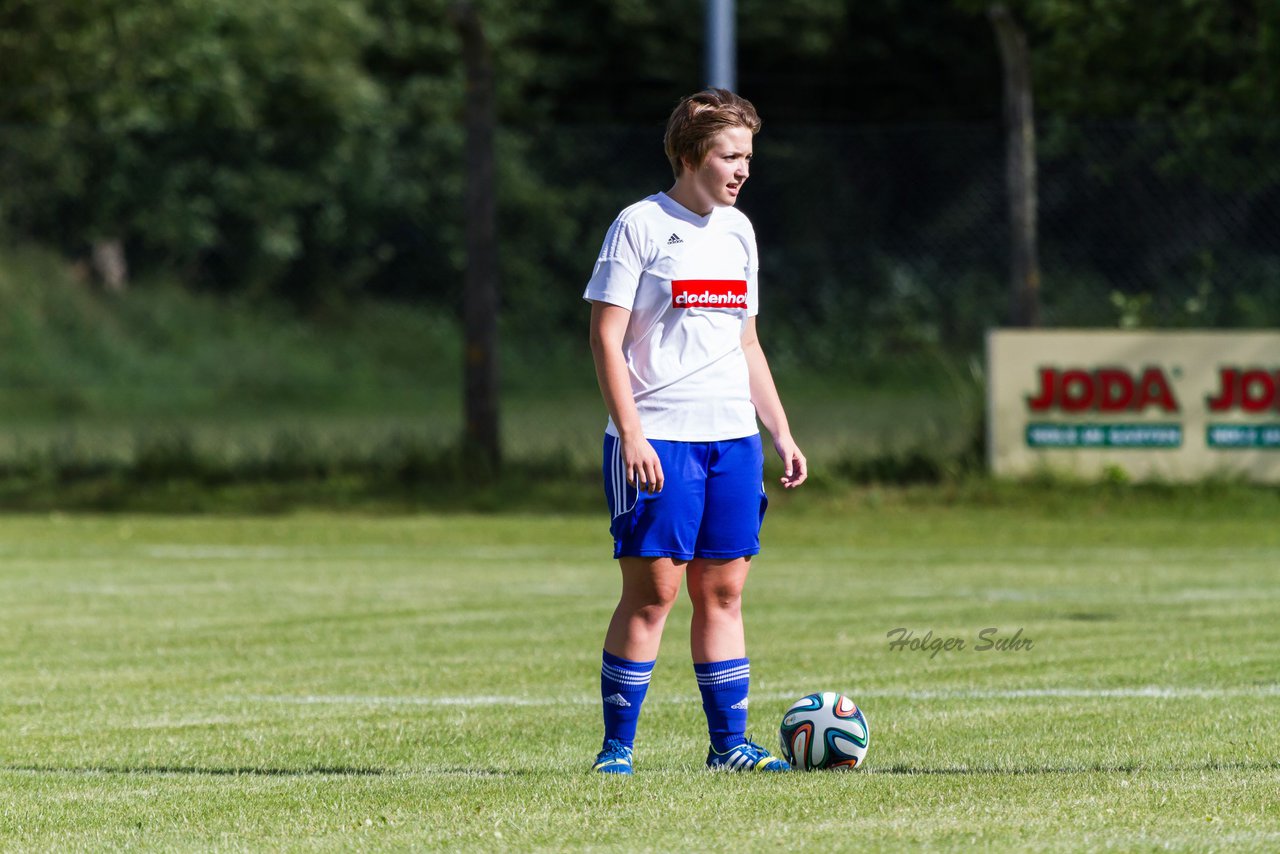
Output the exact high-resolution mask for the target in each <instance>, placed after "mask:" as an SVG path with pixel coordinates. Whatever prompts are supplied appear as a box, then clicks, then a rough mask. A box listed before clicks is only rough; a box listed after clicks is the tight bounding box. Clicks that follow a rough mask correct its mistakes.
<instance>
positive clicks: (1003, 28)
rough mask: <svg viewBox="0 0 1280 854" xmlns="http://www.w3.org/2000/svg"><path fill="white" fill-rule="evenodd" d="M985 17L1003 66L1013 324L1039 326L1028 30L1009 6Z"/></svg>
mask: <svg viewBox="0 0 1280 854" xmlns="http://www.w3.org/2000/svg"><path fill="white" fill-rule="evenodd" d="M987 17H988V18H989V19H990V20H991V25H992V27H993V28H994V29H995V32H996V41H997V43H998V44H999V46H1000V63H1001V66H1002V67H1003V69H1004V126H1005V192H1006V195H1007V197H1008V201H1009V232H1010V233H1009V286H1010V294H1009V295H1010V300H1011V305H1010V308H1011V313H1012V317H1011V318H1010V320H1011V321H1012V323H1013V325H1014V326H1039V325H1040V260H1039V250H1038V248H1037V239H1038V237H1037V233H1036V208H1037V205H1038V199H1037V190H1036V124H1035V114H1034V111H1033V105H1034V101H1033V98H1032V93H1031V57H1030V53H1029V51H1028V49H1027V33H1026V31H1025V30H1024V29H1023V28H1022V26H1021V24H1019V23H1018V21H1017V20H1015V19H1014V17H1013V15H1012V14H1011V13H1010V12H1009V10H1008V8H1007V7H1005V6H1004V4H1002V3H995V4H993V5H992V6H991V7H990V8H989V9H988V10H987Z"/></svg>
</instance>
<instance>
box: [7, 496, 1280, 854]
mask: <svg viewBox="0 0 1280 854" xmlns="http://www.w3.org/2000/svg"><path fill="white" fill-rule="evenodd" d="M1029 495H1030V496H1031V500H1025V501H1019V500H996V501H992V502H991V503H990V504H989V505H986V506H982V505H979V504H977V503H976V502H971V503H961V504H949V503H947V502H945V501H942V500H938V499H937V498H930V497H928V496H927V495H922V494H914V495H913V494H906V493H865V494H855V495H849V496H846V497H844V498H840V499H836V498H830V497H827V498H822V499H821V500H819V499H817V498H805V497H804V496H803V495H801V496H794V497H789V498H788V499H786V500H783V499H782V497H780V496H779V497H776V499H775V502H774V507H773V509H772V510H771V511H770V516H769V518H768V520H767V521H766V526H765V541H766V551H765V552H764V553H763V554H762V555H761V556H760V557H759V558H758V559H757V560H756V563H755V566H754V568H753V575H752V579H751V582H750V584H749V586H748V596H747V603H746V612H747V618H748V641H749V651H750V654H751V657H752V677H753V691H752V706H751V719H752V726H753V729H754V731H755V733H756V735H757V740H759V741H761V742H764V743H766V744H767V745H769V746H773V745H774V743H775V742H776V726H777V723H778V721H779V720H780V718H781V715H782V712H783V710H784V709H785V708H786V707H787V706H788V705H789V704H790V702H791V701H792V700H794V699H796V698H798V697H799V696H801V695H803V694H805V693H808V692H810V691H815V690H824V689H825V690H837V691H843V692H845V693H847V694H849V695H850V696H852V697H853V698H854V699H855V700H857V701H858V702H859V703H860V704H861V705H862V707H863V709H864V711H865V713H866V715H867V717H868V720H869V723H870V727H871V748H870V752H869V754H868V757H867V764H866V766H865V767H864V768H863V769H862V770H860V771H856V772H852V773H844V774H838V773H837V774H832V773H815V774H789V775H773V776H749V775H713V774H711V773H709V772H706V771H705V770H704V769H703V767H702V760H703V757H704V755H705V733H704V731H703V721H702V717H701V709H700V705H699V703H698V700H697V694H696V688H695V683H694V680H693V676H692V669H691V667H690V665H689V661H688V653H687V637H688V632H687V620H688V606H687V604H684V603H682V604H681V605H680V606H679V608H678V610H677V611H676V612H675V613H674V614H673V617H672V619H671V621H670V623H669V625H668V629H667V635H666V639H665V643H664V647H663V653H662V656H661V658H660V661H659V664H658V666H657V669H656V671H655V676H654V680H653V684H652V686H651V689H650V695H649V696H650V701H649V703H648V704H647V705H646V707H645V711H644V715H643V718H642V721H641V730H640V741H639V744H638V759H637V773H636V775H635V776H634V777H633V778H631V779H618V778H601V777H600V776H597V775H593V774H591V773H589V772H588V770H587V768H588V765H589V763H590V760H591V758H592V757H593V755H594V752H595V750H596V749H597V747H598V742H599V715H600V712H599V709H598V673H599V670H598V668H599V654H600V642H601V638H602V635H603V630H604V626H605V623H606V621H607V619H608V616H609V613H610V611H611V610H612V606H613V601H614V597H615V595H616V586H617V578H616V575H617V573H616V569H615V567H614V564H613V562H612V561H611V560H610V559H609V544H608V542H607V533H606V531H605V529H604V524H603V521H602V519H600V518H597V517H557V516H553V515H542V516H534V515H530V516H514V515H493V516H460V515H445V516H419V517H402V518H371V517H366V516H356V515H349V516H343V515H319V514H316V515H299V516H288V517H276V518H243V519H241V518H226V517H220V518H215V517H190V518H185V517H141V516H52V517H48V516H41V517H35V516H26V517H21V516H18V517H7V518H0V734H2V736H0V792H2V793H3V796H2V804H3V809H2V810H0V848H4V849H41V850H102V849H111V848H116V849H124V848H127V849H138V848H143V849H191V848H195V849H257V850H290V849H293V850H311V849H343V850H346V849H400V850H404V849H437V850H450V851H452V850H492V849H499V848H510V849H513V850H531V849H544V850H563V849H584V848H589V849H595V850H627V851H632V850H653V851H673V850H678V851H686V850H713V851H738V850H764V849H771V848H772V849H786V850H792V849H799V848H801V847H814V846H818V847H821V848H823V849H827V850H859V851H861V850H885V851H897V850H903V849H915V848H927V849H933V850H971V849H975V848H976V849H978V850H992V851H1009V850H1064V851H1066V850H1080V849H1089V850H1107V849H1112V850H1122V851H1134V850H1183V851H1213V850H1219V851H1228V850H1230V851H1238V850H1256V851H1268V850H1276V849H1277V848H1278V847H1280V797H1278V795H1280V751H1278V749H1277V748H1278V746H1280V670H1278V668H1277V657H1276V650H1277V649H1280V620H1278V619H1277V616H1278V615H1280V573H1277V567H1280V527H1278V526H1277V525H1275V523H1274V520H1275V518H1276V517H1275V513H1276V507H1275V503H1276V502H1275V501H1274V500H1271V501H1269V502H1267V501H1264V500H1261V499H1260V500H1259V502H1258V505H1257V506H1254V505H1253V504H1251V503H1250V502H1249V501H1248V500H1246V499H1244V498H1241V497H1240V496H1235V497H1232V498H1231V499H1230V500H1228V501H1224V502H1223V503H1221V504H1215V503H1214V502H1212V501H1194V500H1181V499H1177V498H1170V497H1160V496H1155V497H1153V496H1150V495H1143V494H1137V495H1132V496H1128V497H1127V498H1123V499H1117V500H1108V501H1097V502H1095V501H1092V500H1090V499H1088V498H1081V497H1077V498H1076V499H1074V500H1071V501H1052V502H1044V503H1042V502H1039V501H1037V500H1034V493H1029ZM895 628H905V629H908V630H909V631H912V632H914V634H915V636H916V637H917V638H923V637H924V636H925V634H926V633H927V632H931V633H932V638H934V639H937V638H943V639H945V638H952V637H955V638H960V639H961V640H963V641H965V644H966V646H965V648H963V649H951V650H948V651H939V652H937V653H936V654H934V653H933V652H931V651H930V650H928V649H923V650H910V649H900V650H895V649H892V648H891V647H890V645H889V642H890V640H891V638H889V637H887V634H888V633H889V632H891V631H892V630H893V629H895ZM988 628H994V629H995V630H996V637H998V638H1006V639H1012V638H1013V636H1014V635H1015V634H1017V633H1019V632H1020V635H1019V639H1020V640H1029V641H1031V642H1032V645H1031V646H1030V648H1027V647H1026V646H1025V645H1024V646H1023V647H1022V648H1020V649H1008V650H1004V651H998V650H995V649H992V650H986V651H979V650H978V649H977V648H976V647H977V646H978V644H979V638H978V635H979V633H980V632H982V631H983V630H985V629H988Z"/></svg>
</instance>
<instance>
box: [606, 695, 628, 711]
mask: <svg viewBox="0 0 1280 854" xmlns="http://www.w3.org/2000/svg"><path fill="white" fill-rule="evenodd" d="M604 701H605V702H606V703H608V704H609V705H611V706H618V707H620V708H623V709H627V708H630V707H631V704H630V703H628V702H627V698H626V697H624V696H622V695H621V694H613V695H612V696H609V697H605V698H604Z"/></svg>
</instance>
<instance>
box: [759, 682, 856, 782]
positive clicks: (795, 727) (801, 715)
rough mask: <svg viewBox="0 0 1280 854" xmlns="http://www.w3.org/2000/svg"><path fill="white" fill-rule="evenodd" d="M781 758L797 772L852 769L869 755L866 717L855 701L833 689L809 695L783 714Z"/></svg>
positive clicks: (793, 704)
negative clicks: (822, 769)
mask: <svg viewBox="0 0 1280 854" xmlns="http://www.w3.org/2000/svg"><path fill="white" fill-rule="evenodd" d="M779 734H780V735H781V736H782V758H783V759H785V760H787V761H788V762H790V763H791V767H792V768H794V769H796V770H797V771H816V770H818V769H819V768H838V769H841V770H852V769H854V768H857V767H858V766H860V765H861V764H862V761H863V759H865V758H866V755H867V740H868V737H869V735H870V733H869V732H868V730H867V719H866V718H865V717H863V716H862V711H861V710H860V709H859V708H858V707H857V706H856V705H855V704H854V702H853V700H850V699H849V698H848V697H846V696H844V695H843V694H837V693H835V692H833V691H823V692H822V693H821V694H810V695H809V696H807V697H801V698H800V699H799V700H796V701H795V702H794V703H792V704H791V708H789V709H787V713H786V714H785V715H783V716H782V728H781V731H780V733H779Z"/></svg>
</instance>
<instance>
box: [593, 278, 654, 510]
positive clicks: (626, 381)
mask: <svg viewBox="0 0 1280 854" xmlns="http://www.w3.org/2000/svg"><path fill="white" fill-rule="evenodd" d="M630 320H631V311H630V310H629V309H625V308H623V307H622V306H619V305H612V304H611V303H607V302H601V301H599V300H592V302H591V355H592V358H593V359H594V360H595V364H596V380H597V381H598V382H599V383H600V394H601V395H602V396H603V397H604V405H605V407H606V408H607V409H608V410H609V416H610V417H611V418H612V419H613V425H614V427H616V428H617V430H618V442H619V444H620V445H621V453H622V462H623V465H624V466H625V468H626V472H627V483H629V484H631V485H632V486H634V487H636V488H637V489H644V490H645V491H647V492H659V491H660V490H661V489H662V481H663V475H662V463H661V462H660V461H659V459H658V454H657V452H656V451H654V450H653V446H652V445H650V444H649V440H648V439H646V438H645V437H644V430H643V429H642V428H641V426H640V413H639V412H637V411H636V402H635V398H634V397H632V396H631V375H630V372H629V371H628V369H627V360H626V357H625V356H624V355H623V352H622V339H623V337H624V336H625V335H626V333H627V323H628V322H629V321H630Z"/></svg>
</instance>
